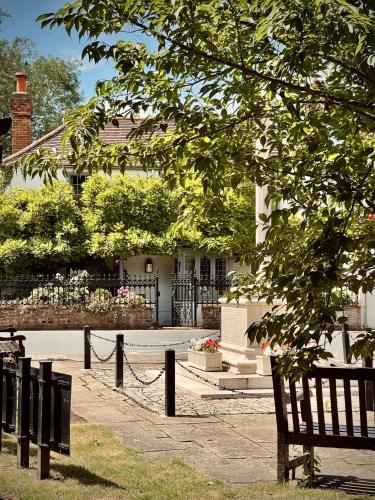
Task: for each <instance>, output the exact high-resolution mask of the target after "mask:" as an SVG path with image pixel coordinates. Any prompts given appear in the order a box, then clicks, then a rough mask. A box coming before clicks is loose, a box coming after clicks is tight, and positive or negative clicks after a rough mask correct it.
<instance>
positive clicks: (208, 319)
mask: <svg viewBox="0 0 375 500" xmlns="http://www.w3.org/2000/svg"><path fill="white" fill-rule="evenodd" d="M220 324H221V305H220V304H203V305H202V325H201V326H202V328H208V329H216V328H217V329H220Z"/></svg>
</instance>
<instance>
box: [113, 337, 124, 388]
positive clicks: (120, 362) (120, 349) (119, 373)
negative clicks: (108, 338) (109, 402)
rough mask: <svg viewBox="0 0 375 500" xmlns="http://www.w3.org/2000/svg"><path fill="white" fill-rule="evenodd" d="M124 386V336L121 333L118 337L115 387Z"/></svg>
mask: <svg viewBox="0 0 375 500" xmlns="http://www.w3.org/2000/svg"><path fill="white" fill-rule="evenodd" d="M123 384H124V335H123V334H122V333H119V334H118V335H116V370H115V385H116V387H122V385H123Z"/></svg>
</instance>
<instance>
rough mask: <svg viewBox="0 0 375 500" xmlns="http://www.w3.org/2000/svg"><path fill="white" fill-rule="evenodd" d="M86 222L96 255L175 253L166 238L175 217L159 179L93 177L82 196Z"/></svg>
mask: <svg viewBox="0 0 375 500" xmlns="http://www.w3.org/2000/svg"><path fill="white" fill-rule="evenodd" d="M82 204H83V221H84V224H85V228H86V230H87V234H88V249H89V252H90V253H91V254H93V255H99V256H101V257H106V256H108V255H138V254H144V253H148V254H156V255H158V254H161V255H163V254H172V253H173V252H174V251H175V245H174V244H173V241H172V239H168V238H167V237H166V233H167V231H168V228H169V226H170V224H171V222H172V221H173V219H174V217H175V207H174V205H173V201H172V199H171V197H170V195H169V192H168V190H167V189H166V187H165V186H163V184H162V183H161V182H160V180H158V179H153V178H142V177H137V178H135V179H132V178H131V177H130V176H128V175H118V176H115V177H114V178H113V179H109V178H105V177H103V176H99V175H93V176H92V177H90V178H89V179H88V181H87V182H85V184H84V186H83V193H82Z"/></svg>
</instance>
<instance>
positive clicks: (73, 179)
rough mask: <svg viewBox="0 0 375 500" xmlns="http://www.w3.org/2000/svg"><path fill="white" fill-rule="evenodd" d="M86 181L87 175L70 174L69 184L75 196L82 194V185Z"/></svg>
mask: <svg viewBox="0 0 375 500" xmlns="http://www.w3.org/2000/svg"><path fill="white" fill-rule="evenodd" d="M87 179H88V175H86V174H84V175H77V174H70V184H71V185H72V186H73V191H74V193H75V194H81V193H82V184H83V183H84V182H86V181H87Z"/></svg>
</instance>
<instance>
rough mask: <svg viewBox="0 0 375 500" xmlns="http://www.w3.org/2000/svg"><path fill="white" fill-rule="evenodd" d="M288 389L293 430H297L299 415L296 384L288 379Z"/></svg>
mask: <svg viewBox="0 0 375 500" xmlns="http://www.w3.org/2000/svg"><path fill="white" fill-rule="evenodd" d="M289 390H290V404H291V406H292V419H293V429H294V432H299V416H298V405H297V395H296V384H295V383H294V382H291V381H289Z"/></svg>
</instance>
